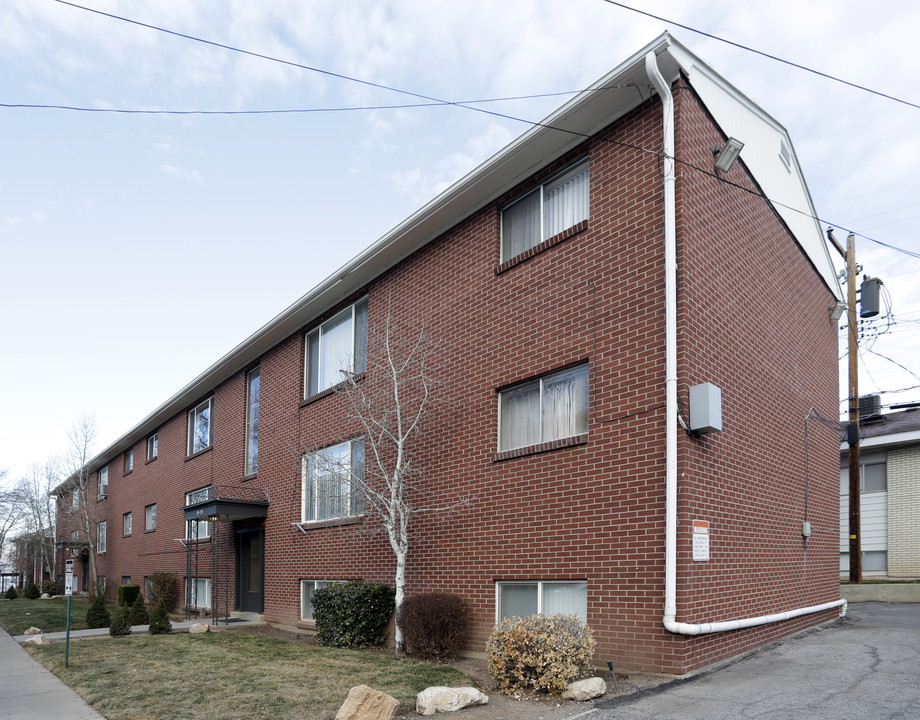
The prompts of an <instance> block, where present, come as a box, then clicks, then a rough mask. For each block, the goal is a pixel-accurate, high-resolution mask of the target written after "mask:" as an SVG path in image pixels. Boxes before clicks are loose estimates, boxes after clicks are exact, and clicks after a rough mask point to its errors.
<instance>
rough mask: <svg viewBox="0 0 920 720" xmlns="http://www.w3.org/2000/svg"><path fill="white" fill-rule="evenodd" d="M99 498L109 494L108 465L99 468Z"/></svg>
mask: <svg viewBox="0 0 920 720" xmlns="http://www.w3.org/2000/svg"><path fill="white" fill-rule="evenodd" d="M97 485H98V490H99V498H100V499H101V498H104V497H106V496H107V495H108V494H109V466H108V465H106V466H105V467H104V468H100V469H99V482H98V483H97Z"/></svg>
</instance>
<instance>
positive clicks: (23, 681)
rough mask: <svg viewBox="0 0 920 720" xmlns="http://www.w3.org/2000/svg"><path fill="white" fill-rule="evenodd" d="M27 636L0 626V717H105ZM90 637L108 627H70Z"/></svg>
mask: <svg viewBox="0 0 920 720" xmlns="http://www.w3.org/2000/svg"><path fill="white" fill-rule="evenodd" d="M196 622H206V621H205V620H193V621H184V622H174V623H173V624H172V628H173V632H174V633H176V632H179V633H181V632H188V630H189V628H190V627H191V626H192V625H194V624H195V623H196ZM263 624H264V623H262V622H248V621H243V622H235V623H233V625H234V626H237V625H263ZM218 627H220V628H223V627H226V626H225V625H220V626H218ZM212 629H216V628H212ZM148 630H149V626H148V625H135V626H134V627H132V628H131V632H132V634H140V633H145V632H147V631H148ZM44 636H45V637H46V638H47V639H49V640H52V641H54V642H58V641H60V642H63V641H64V639H65V636H66V633H63V632H53V633H44ZM30 637H35V636H34V635H17V636H16V637H15V638H14V637H10V635H9V633H7V632H6V631H5V630H4V629H3V628H0V720H23V718H28V719H29V720H105V718H103V716H102V715H100V714H99V713H97V712H96V711H95V710H93V709H92V708H91V707H90V706H89V705H87V704H86V702H85V701H84V700H83V698H81V697H80V696H79V695H77V693H75V692H74V691H73V690H71V689H70V688H69V687H68V686H67V685H65V684H64V683H62V682H61V681H60V680H58V679H57V677H56V676H55V675H54V674H53V673H52V672H51V671H50V670H47V669H45V666H44V665H42V664H41V663H39V662H38V661H36V660H33V659H32V656H31V655H29V653H28V652H27V651H26V649H25V648H24V647H22V645H21V644H20V643H23V642H25V641H26V640H28V639H29V638H30ZM93 637H109V630H108V628H96V629H93V630H71V631H70V639H71V640H79V639H81V638H93Z"/></svg>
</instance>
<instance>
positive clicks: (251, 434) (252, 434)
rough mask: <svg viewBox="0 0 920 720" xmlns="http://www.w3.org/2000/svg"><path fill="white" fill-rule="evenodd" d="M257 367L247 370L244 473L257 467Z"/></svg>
mask: <svg viewBox="0 0 920 720" xmlns="http://www.w3.org/2000/svg"><path fill="white" fill-rule="evenodd" d="M259 377H260V371H259V368H256V369H255V370H250V371H249V376H248V380H249V382H248V383H247V385H248V392H247V403H246V405H247V407H246V474H247V475H252V474H253V473H255V472H256V471H257V470H258V469H259Z"/></svg>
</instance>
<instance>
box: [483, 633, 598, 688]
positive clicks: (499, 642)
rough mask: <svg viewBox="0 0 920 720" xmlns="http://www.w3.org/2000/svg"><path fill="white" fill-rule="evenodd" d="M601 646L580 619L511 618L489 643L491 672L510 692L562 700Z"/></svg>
mask: <svg viewBox="0 0 920 720" xmlns="http://www.w3.org/2000/svg"><path fill="white" fill-rule="evenodd" d="M595 644H596V643H595V642H594V637H593V636H592V634H591V629H590V628H589V627H587V626H586V625H585V624H584V623H583V622H582V621H581V620H579V619H578V616H577V615H550V616H545V615H530V616H528V617H516V618H511V619H505V620H504V621H503V622H502V623H501V624H499V625H497V626H496V627H495V629H494V630H493V631H492V634H491V635H490V636H489V640H488V642H487V643H486V653H487V654H488V658H489V673H490V674H491V675H492V677H493V678H495V682H496V683H497V684H498V687H499V688H501V689H502V690H504V691H505V692H509V693H521V692H530V691H537V692H548V693H552V694H553V695H558V694H559V693H561V692H562V691H563V690H565V689H566V687H567V686H568V684H569V683H570V682H572V680H575V679H576V678H577V677H578V673H579V670H580V668H581V667H582V666H584V665H586V664H587V663H588V662H589V661H590V660H591V656H592V655H593V654H594V647H595Z"/></svg>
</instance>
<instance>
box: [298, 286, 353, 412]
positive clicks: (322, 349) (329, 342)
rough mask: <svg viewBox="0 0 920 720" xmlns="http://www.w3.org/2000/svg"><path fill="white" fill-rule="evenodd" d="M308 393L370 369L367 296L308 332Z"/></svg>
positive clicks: (319, 390) (310, 394)
mask: <svg viewBox="0 0 920 720" xmlns="http://www.w3.org/2000/svg"><path fill="white" fill-rule="evenodd" d="M306 346H307V347H306V361H305V363H304V364H305V373H304V393H305V397H311V396H312V395H316V394H317V393H320V392H322V391H323V390H328V389H329V388H331V387H335V386H336V385H338V384H339V383H340V382H342V381H343V380H345V376H346V374H351V373H355V374H357V373H362V372H364V371H365V370H367V300H366V299H365V300H362V301H361V302H358V303H355V304H354V305H352V306H351V307H348V308H345V309H344V310H343V311H342V312H340V313H338V314H337V315H336V316H335V317H333V318H330V319H329V320H327V321H326V322H324V323H323V324H322V325H320V326H319V327H318V328H316V329H314V330H312V331H311V332H309V333H308V334H307V342H306Z"/></svg>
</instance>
